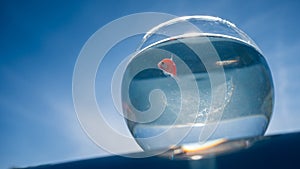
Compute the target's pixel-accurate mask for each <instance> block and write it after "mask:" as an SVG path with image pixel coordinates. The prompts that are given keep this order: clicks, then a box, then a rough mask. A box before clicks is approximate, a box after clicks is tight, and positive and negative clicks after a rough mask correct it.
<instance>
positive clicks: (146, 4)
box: [0, 0, 300, 168]
mask: <svg viewBox="0 0 300 169" xmlns="http://www.w3.org/2000/svg"><path fill="white" fill-rule="evenodd" d="M299 9H300V3H299V2H297V1H292V0H287V1H279V2H276V3H275V1H267V0H266V1H259V0H254V1H240V0H218V1H196V0H195V1H188V0H184V1H179V0H175V1H173V0H172V1H171V0H167V1H159V0H152V1H128V0H127V1H106V2H105V1H58V0H54V1H50V0H49V1H47V0H46V1H8V0H7V1H1V2H0V24H1V29H0V45H1V48H0V79H1V83H0V133H1V135H2V136H1V139H0V168H8V167H12V166H28V165H38V164H45V163H52V162H61V161H68V160H75V159H82V158H89V157H95V156H101V155H106V154H107V153H106V152H104V151H103V150H101V149H99V148H98V147H97V146H96V145H94V144H93V143H92V141H90V140H89V139H88V137H87V136H86V134H85V133H84V132H83V130H82V129H81V128H80V124H79V122H78V120H77V118H76V113H75V110H74V107H73V102H72V74H73V68H74V65H75V62H76V59H77V56H78V54H79V52H80V50H81V48H82V46H83V45H84V43H85V42H86V41H87V40H88V38H89V37H90V36H91V35H92V34H93V33H94V32H95V31H97V30H98V29H99V28H101V27H102V26H104V25H105V24H107V23H109V22H110V21H112V20H114V19H117V18H119V17H122V16H125V15H128V14H132V13H136V12H165V13H170V14H174V15H178V16H182V15H213V16H219V17H221V18H224V19H227V20H229V21H231V22H233V23H235V24H236V25H237V26H238V27H239V28H241V29H242V30H243V31H245V32H246V33H247V34H248V35H249V36H250V37H251V38H252V39H253V40H254V41H255V42H256V43H257V44H258V46H259V47H260V48H261V50H262V51H263V53H264V55H265V57H266V59H267V61H268V63H269V66H270V68H271V71H272V74H273V80H274V84H275V95H276V97H275V99H276V101H275V102H276V103H275V111H274V114H273V116H272V120H271V123H270V126H269V128H268V131H267V133H268V134H276V133H287V132H295V131H300V123H299V120H300V113H299V111H298V105H299V102H300V79H299V73H298V72H299V71H300V66H299V64H300V58H299V50H300V39H299V34H300V29H299V26H300V25H299V24H300V23H299V16H300V13H299Z"/></svg>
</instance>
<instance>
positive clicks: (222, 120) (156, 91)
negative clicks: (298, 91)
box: [122, 16, 274, 150]
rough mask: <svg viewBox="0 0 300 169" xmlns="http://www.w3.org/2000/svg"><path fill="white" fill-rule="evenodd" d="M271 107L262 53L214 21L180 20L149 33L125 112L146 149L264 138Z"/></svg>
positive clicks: (125, 86)
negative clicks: (223, 140) (262, 136)
mask: <svg viewBox="0 0 300 169" xmlns="http://www.w3.org/2000/svg"><path fill="white" fill-rule="evenodd" d="M273 102H274V91H273V82H272V77H271V73H270V69H269V67H268V65H267V62H266V60H265V58H264V56H263V54H262V52H261V50H260V49H259V48H258V46H257V45H256V44H255V43H254V42H253V41H252V40H251V39H250V38H249V37H248V36H247V35H246V34H245V33H244V32H243V31H241V30H240V29H238V28H237V27H236V26H235V25H234V24H232V23H230V22H228V21H226V20H223V19H221V18H218V17H212V16H184V17H178V18H175V19H172V20H170V21H167V22H165V23H161V24H160V25H157V26H156V27H154V28H153V29H151V30H149V31H148V33H147V34H146V35H145V36H144V37H143V39H142V41H141V44H140V45H139V47H138V48H137V52H136V53H135V54H134V56H133V57H132V58H131V60H130V62H129V63H128V65H127V67H126V70H125V73H124V77H123V80H122V105H123V113H124V116H125V117H126V122H127V125H128V128H129V130H130V132H131V134H132V135H133V137H134V138H135V140H136V141H137V143H138V144H139V145H140V146H141V147H142V148H143V149H144V150H157V149H163V148H166V149H168V148H172V147H174V146H180V145H183V144H187V143H203V144H204V143H205V142H207V141H213V140H217V139H227V140H233V139H238V138H248V137H254V136H261V135H263V134H264V133H265V131H266V129H267V126H268V123H269V120H270V117H271V114H272V111H273Z"/></svg>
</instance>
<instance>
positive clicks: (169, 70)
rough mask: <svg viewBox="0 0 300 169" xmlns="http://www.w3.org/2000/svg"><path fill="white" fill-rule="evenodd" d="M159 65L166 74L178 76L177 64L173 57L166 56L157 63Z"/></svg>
mask: <svg viewBox="0 0 300 169" xmlns="http://www.w3.org/2000/svg"><path fill="white" fill-rule="evenodd" d="M157 67H158V68H159V69H161V70H162V71H163V72H164V73H165V74H166V75H170V76H172V77H174V76H176V64H175V62H174V61H173V58H172V57H171V58H170V59H169V58H165V59H163V60H162V61H160V62H159V63H158V64H157Z"/></svg>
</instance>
